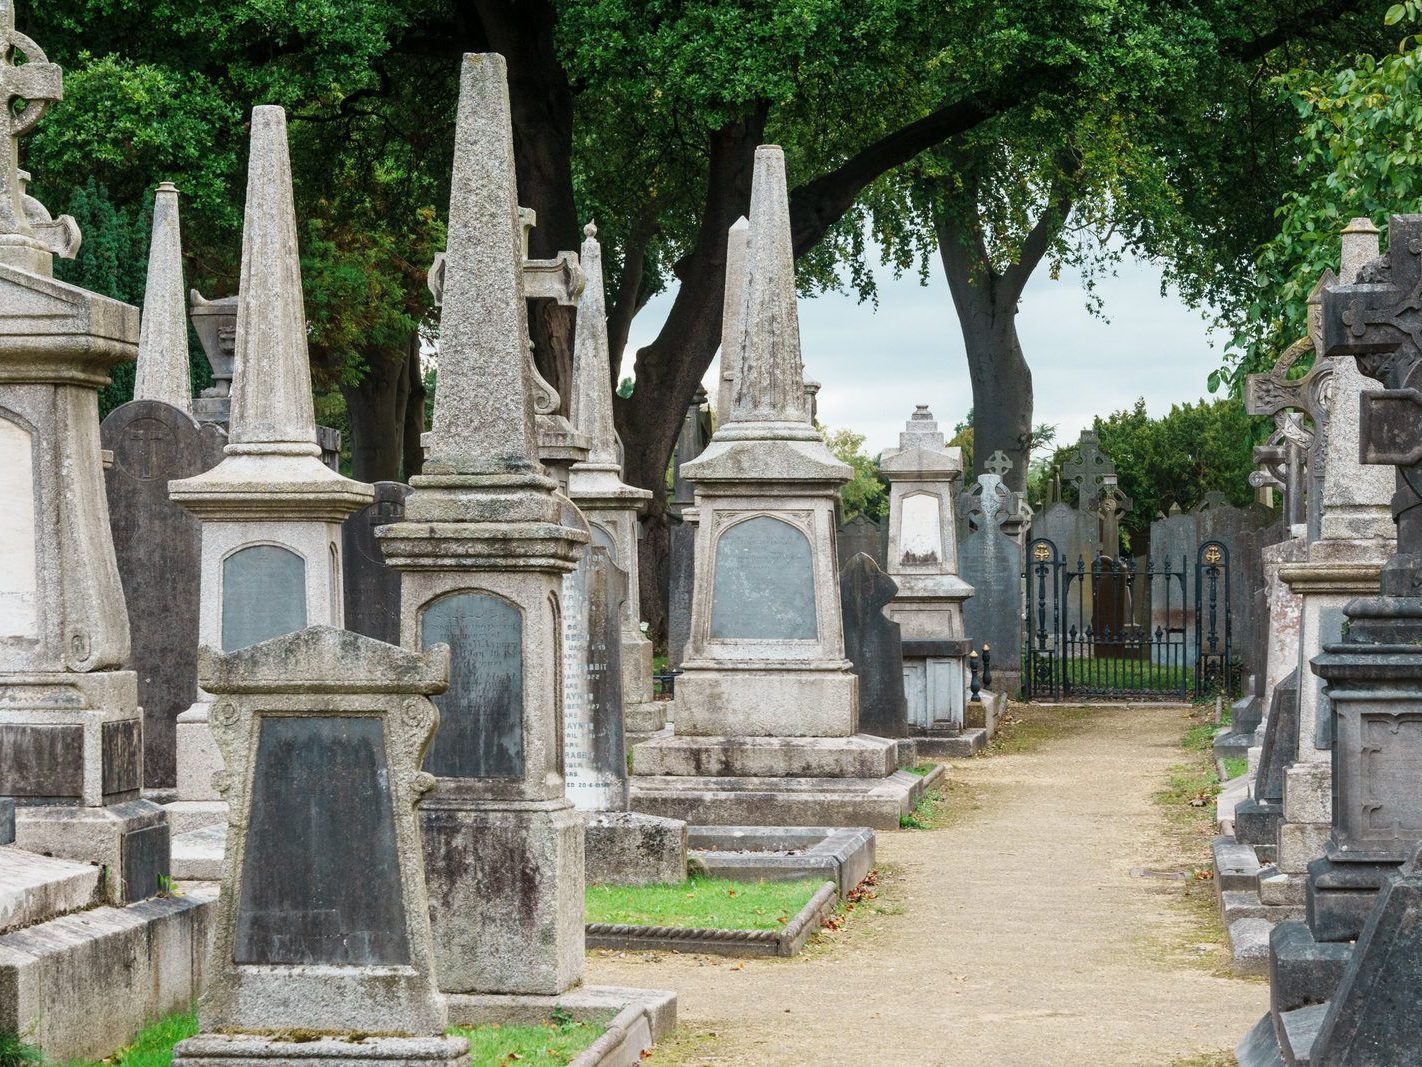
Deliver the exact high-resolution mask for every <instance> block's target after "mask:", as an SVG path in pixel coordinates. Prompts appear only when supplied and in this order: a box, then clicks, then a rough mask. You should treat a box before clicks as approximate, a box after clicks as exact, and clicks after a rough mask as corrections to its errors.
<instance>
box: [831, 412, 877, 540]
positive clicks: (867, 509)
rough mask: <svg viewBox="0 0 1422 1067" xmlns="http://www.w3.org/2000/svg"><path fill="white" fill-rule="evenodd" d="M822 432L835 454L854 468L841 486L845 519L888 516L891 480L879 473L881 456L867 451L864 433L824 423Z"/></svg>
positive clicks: (850, 467) (841, 501)
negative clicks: (830, 428) (863, 516)
mask: <svg viewBox="0 0 1422 1067" xmlns="http://www.w3.org/2000/svg"><path fill="white" fill-rule="evenodd" d="M820 433H821V435H822V436H823V437H824V439H825V444H826V445H828V446H829V450H830V451H831V452H833V453H834V456H835V458H836V459H838V460H839V461H840V462H841V463H847V464H849V469H850V470H851V471H853V472H854V473H853V474H852V475H851V476H850V479H849V481H847V482H845V483H844V485H842V486H840V490H839V499H840V503H841V504H842V505H843V512H844V516H843V517H844V519H845V520H846V521H847V520H849V519H852V518H854V517H855V516H856V515H865V516H867V517H868V518H871V519H873V520H874V521H875V522H878V521H879V520H880V519H882V518H884V517H885V516H887V515H888V514H889V483H888V482H887V481H886V480H885V479H884V476H883V475H882V474H880V473H879V457H878V456H869V455H866V454H865V452H864V441H865V437H864V435H863V434H862V433H855V432H854V431H853V430H828V429H825V428H824V427H823V426H822V427H820Z"/></svg>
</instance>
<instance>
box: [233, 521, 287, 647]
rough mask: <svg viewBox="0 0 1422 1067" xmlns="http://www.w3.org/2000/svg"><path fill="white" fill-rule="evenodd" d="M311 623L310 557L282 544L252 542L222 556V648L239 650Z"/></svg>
mask: <svg viewBox="0 0 1422 1067" xmlns="http://www.w3.org/2000/svg"><path fill="white" fill-rule="evenodd" d="M305 626H306V561H305V560H304V559H302V558H301V557H300V556H298V555H297V554H296V553H295V552H292V551H291V550H290V549H287V548H282V547H281V546H280V545H248V546H247V547H246V548H240V549H238V550H237V551H236V552H234V553H232V555H230V556H228V557H227V558H226V559H224V560H223V561H222V650H223V651H224V652H236V651H238V650H239V649H243V648H246V647H247V646H248V645H255V644H258V643H260V642H262V641H268V640H270V639H271V638H273V637H280V636H281V635H282V634H289V633H293V632H295V631H296V630H301V629H304V628H305Z"/></svg>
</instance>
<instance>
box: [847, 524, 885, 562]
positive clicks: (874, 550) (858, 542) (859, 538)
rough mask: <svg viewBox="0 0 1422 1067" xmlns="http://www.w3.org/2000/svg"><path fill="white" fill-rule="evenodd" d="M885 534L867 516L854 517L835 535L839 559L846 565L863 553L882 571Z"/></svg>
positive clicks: (881, 528) (879, 526) (880, 527)
mask: <svg viewBox="0 0 1422 1067" xmlns="http://www.w3.org/2000/svg"><path fill="white" fill-rule="evenodd" d="M885 534H886V531H885V530H884V528H883V527H882V526H881V525H880V524H879V523H877V522H875V521H874V520H873V519H871V518H870V517H869V516H868V515H863V514H860V515H856V516H854V518H852V519H850V520H849V521H848V522H846V523H844V524H843V525H841V526H840V528H839V532H838V534H837V535H836V541H837V542H838V551H839V558H840V559H841V560H843V561H844V562H845V563H848V562H849V561H850V560H851V559H853V558H854V557H855V556H857V555H859V553H861V552H863V553H864V554H865V555H866V556H868V557H869V558H870V559H872V560H873V561H874V562H875V563H876V564H878V566H879V569H880V570H883V569H884V555H885V552H884V549H885Z"/></svg>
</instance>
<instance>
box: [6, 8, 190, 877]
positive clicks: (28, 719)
mask: <svg viewBox="0 0 1422 1067" xmlns="http://www.w3.org/2000/svg"><path fill="white" fill-rule="evenodd" d="M14 19H15V11H14V5H13V4H11V3H0V49H3V50H0V97H3V99H4V101H5V103H6V107H7V110H8V114H9V122H8V125H7V127H6V129H5V131H4V133H3V136H0V143H3V145H4V155H3V158H0V322H3V329H0V495H2V496H3V498H4V500H5V506H4V508H3V509H0V796H10V797H14V798H15V800H16V802H17V804H18V805H19V809H18V812H17V813H16V824H15V841H16V844H18V845H19V847H20V848H22V849H25V850H28V851H30V852H39V853H48V854H50V855H53V856H58V857H62V858H65V859H72V860H78V861H82V862H89V863H98V864H100V865H102V866H103V867H105V868H106V872H107V877H106V879H105V883H104V891H105V895H106V896H107V898H108V899H109V900H110V901H113V902H123V901H130V900H138V899H140V898H142V897H145V896H148V895H150V894H152V893H154V892H156V891H157V890H158V887H159V878H160V876H162V875H165V874H166V873H167V863H168V827H167V824H166V822H165V821H164V819H163V812H162V809H160V808H159V807H158V806H157V805H156V804H152V803H150V802H148V801H145V800H141V799H140V794H139V790H140V789H141V788H142V786H143V724H142V720H141V718H140V713H139V707H138V694H137V680H136V677H135V675H134V673H133V672H132V671H129V670H124V669H123V667H124V665H125V664H126V662H127V660H128V656H129V647H130V645H129V629H128V613H127V609H126V606H125V604H124V598H123V588H122V585H121V583H120V579H119V571H118V564H117V560H116V558H115V555H114V546H113V541H112V540H111V539H110V536H109V512H108V507H107V502H106V500H105V496H104V475H103V468H102V461H101V458H100V451H99V417H98V404H97V399H96V392H97V390H98V389H99V387H101V386H103V385H104V384H106V383H107V382H108V380H109V372H110V371H111V370H112V369H113V368H114V367H116V366H118V365H119V364H121V363H126V362H128V361H130V360H132V359H133V358H134V356H135V354H136V351H137V344H136V342H137V340H138V334H139V319H138V310H137V309H136V308H133V307H130V306H129V305H127V304H121V303H119V302H118V301H116V300H111V299H109V298H107V297H103V296H99V295H97V294H95V293H90V292H87V291H85V290H83V289H79V288H77V287H75V286H72V285H66V284H65V283H63V282H57V281H55V280H54V279H53V278H52V277H51V272H52V264H53V257H54V256H55V255H56V254H57V255H61V256H67V257H70V258H72V257H73V255H74V252H75V250H76V249H77V247H78V239H79V234H78V229H77V227H76V226H75V224H74V220H73V219H71V218H69V217H68V216H64V217H62V218H61V219H59V220H57V221H56V220H54V219H51V218H50V215H49V212H48V211H46V210H45V208H44V206H43V205H41V204H40V203H39V201H37V200H35V199H34V198H33V197H30V196H27V195H26V194H25V190H24V176H23V172H21V171H20V170H19V166H18V151H19V147H18V146H19V139H20V137H21V135H23V134H25V133H27V132H28V131H29V130H30V129H32V128H33V127H34V125H35V124H36V123H37V122H38V121H39V120H40V118H41V117H42V116H43V115H44V113H45V111H46V109H47V108H48V107H49V105H50V104H51V103H52V102H53V101H55V100H58V99H60V96H61V93H62V79H63V74H62V72H61V71H60V68H59V67H58V66H57V65H56V64H54V63H50V62H48V61H47V59H46V58H45V54H44V52H43V51H42V50H41V49H40V48H39V46H38V45H36V44H35V43H34V42H33V41H31V40H30V39H29V38H28V37H26V36H25V35H24V34H22V33H19V32H18V31H17V30H16V29H15V22H14ZM17 51H18V52H23V53H24V55H25V58H26V59H27V60H28V62H26V63H25V64H23V65H16V64H15V53H16V52H17ZM19 99H23V100H24V107H23V108H22V109H18V110H17V109H15V107H14V104H15V102H16V101H17V100H19Z"/></svg>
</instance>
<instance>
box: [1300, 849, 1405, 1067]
mask: <svg viewBox="0 0 1422 1067" xmlns="http://www.w3.org/2000/svg"><path fill="white" fill-rule="evenodd" d="M1419 978H1422V857H1414V859H1413V860H1412V862H1411V863H1409V864H1408V865H1407V866H1405V867H1403V868H1402V872H1401V875H1400V876H1399V877H1397V878H1394V879H1392V880H1390V881H1389V882H1388V883H1387V884H1386V885H1385V886H1384V887H1383V889H1382V891H1381V892H1380V893H1379V894H1378V899H1377V902H1376V903H1375V904H1374V905H1373V911H1372V914H1371V915H1370V916H1369V917H1368V921H1367V925H1366V926H1365V927H1364V928H1363V933H1362V936H1361V937H1359V938H1358V943H1357V945H1356V946H1355V947H1354V949H1353V956H1352V958H1351V959H1350V960H1349V961H1348V968H1347V970H1346V971H1344V973H1343V981H1342V983H1341V984H1340V985H1339V986H1338V990H1337V992H1336V993H1334V995H1333V998H1332V1001H1331V1003H1330V1004H1329V1007H1328V1013H1327V1015H1326V1016H1325V1017H1324V1020H1323V1025H1322V1027H1321V1028H1320V1029H1319V1033H1318V1038H1317V1040H1316V1041H1315V1042H1314V1045H1313V1052H1312V1056H1311V1058H1310V1060H1309V1062H1310V1063H1312V1064H1315V1065H1316V1067H1351V1065H1354V1064H1379V1065H1382V1064H1401V1063H1416V1062H1417V1061H1418V1058H1419V1052H1422V981H1419Z"/></svg>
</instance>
